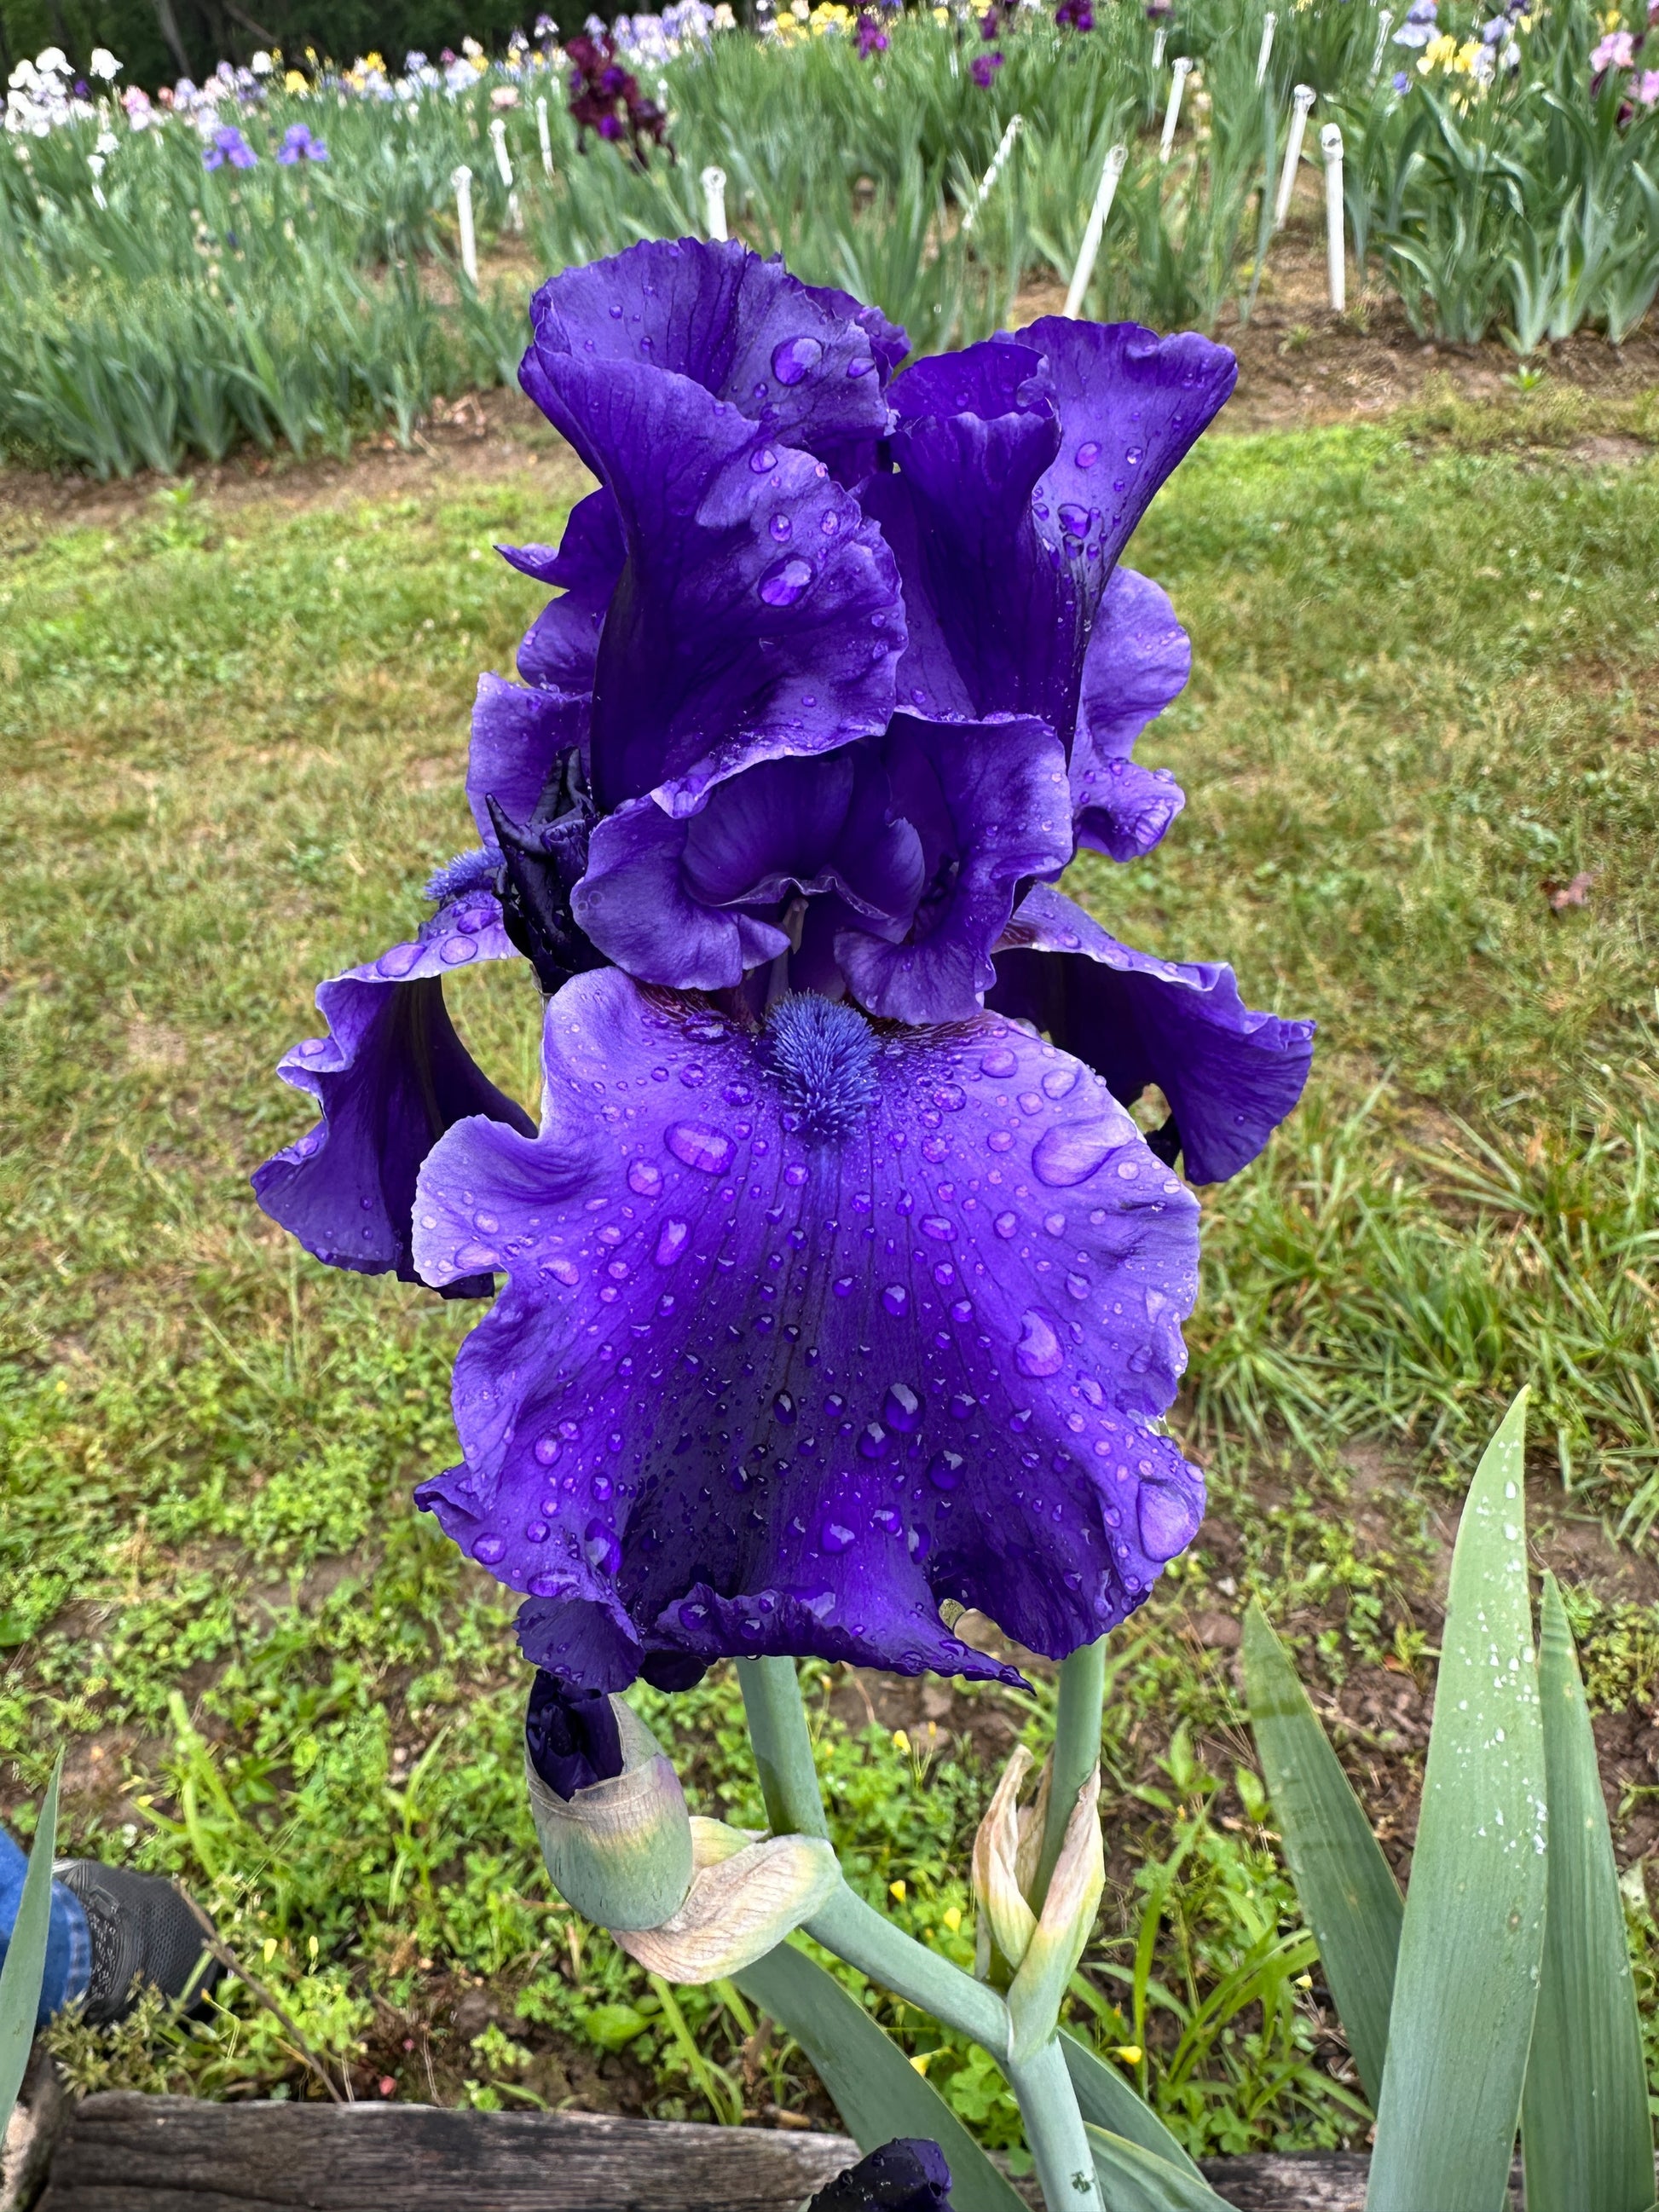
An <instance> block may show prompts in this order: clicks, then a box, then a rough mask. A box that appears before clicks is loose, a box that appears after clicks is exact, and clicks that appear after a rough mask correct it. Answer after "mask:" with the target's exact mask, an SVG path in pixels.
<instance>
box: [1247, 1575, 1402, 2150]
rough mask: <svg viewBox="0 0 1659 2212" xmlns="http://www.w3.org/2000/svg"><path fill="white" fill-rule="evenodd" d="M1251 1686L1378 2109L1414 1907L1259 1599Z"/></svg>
mask: <svg viewBox="0 0 1659 2212" xmlns="http://www.w3.org/2000/svg"><path fill="white" fill-rule="evenodd" d="M1243 1656H1244V1686H1245V1698H1246V1700H1247V1702H1248V1704H1249V1709H1250V1727H1251V1729H1252V1731H1253V1732H1254V1734H1255V1744H1256V1750H1257V1753H1258V1754H1259V1755H1260V1757H1261V1771H1262V1773H1263V1776H1264V1777H1265V1778H1266V1780H1267V1795H1268V1796H1269V1797H1270V1798H1271V1800H1272V1801H1273V1814H1274V1817H1275V1818H1276V1819H1277V1820H1278V1822H1279V1836H1280V1838H1281V1840H1282V1841H1283V1843H1284V1846H1285V1859H1286V1861H1287V1863H1288V1864H1289V1866H1290V1869H1291V1881H1293V1882H1294V1883H1295V1885H1296V1893H1297V1898H1298V1899H1299V1900H1300V1902H1301V1905H1302V1910H1303V1911H1304V1914H1305V1915H1306V1916H1307V1921H1308V1925H1309V1927H1310V1929H1312V1931H1313V1937H1314V1941H1315V1942H1316V1943H1317V1944H1318V1946H1319V1956H1320V1960H1321V1961H1322V1964H1323V1966H1324V1969H1325V1974H1326V1978H1327V1979H1328V1982H1329V1984H1330V1988H1331V1995H1332V1996H1333V1997H1334V1999H1335V2000H1336V2009H1337V2012H1338V2014H1339V2015H1340V2019H1341V2021H1342V2026H1343V2029H1344V2032H1345V2033H1346V2036H1347V2039H1348V2048H1349V2049H1350V2051H1352V2053H1353V2057H1354V2063H1355V2065H1356V2066H1358V2069H1359V2078H1360V2080H1361V2081H1362V2082H1363V2083H1364V2087H1365V2093H1366V2095H1367V2096H1368V2097H1369V2098H1370V2101H1371V2106H1372V2108H1373V2110H1374V2109H1375V2108H1376V2105H1377V2102H1378V2100H1379V2099H1380V2098H1381V2096H1382V2093H1383V2060H1384V2058H1385V2057H1386V2055H1387V2052H1388V2047H1389V2006H1390V2005H1391V2003H1392V2002H1393V1999H1394V1976H1395V1959H1396V1956H1397V1954H1398V1952H1399V1948H1400V1925H1401V1919H1402V1917H1403V1916H1404V1913H1405V1909H1406V1908H1405V1904H1404V1901H1403V1900H1402V1899H1401V1894H1400V1886H1399V1884H1398V1883H1397V1882H1396V1881H1395V1878H1394V1874H1393V1871H1392V1869H1390V1867H1389V1863H1388V1861H1387V1859H1385V1858H1384V1857H1383V1851H1382V1848H1381V1846H1380V1845H1379V1844H1378V1843H1377V1840H1376V1837H1375V1836H1374V1835H1373V1834H1372V1832H1371V1824H1370V1821H1369V1820H1367V1819H1366V1817H1365V1812H1364V1807H1363V1806H1362V1805H1361V1804H1360V1802H1359V1800H1358V1798H1357V1797H1356V1796H1355V1795H1354V1793H1353V1790H1352V1786H1351V1784H1350V1783H1349V1781H1348V1778H1347V1776H1346V1774H1345V1773H1344V1772H1343V1771H1342V1766H1341V1763H1340V1760H1339V1759H1338V1758H1337V1755H1336V1753H1335V1752H1334V1750H1333V1749H1332V1748H1331V1745H1330V1742H1329V1740H1328V1737H1327V1736H1326V1734H1325V1731H1324V1729H1322V1728H1321V1726H1320V1724H1319V1720H1318V1717H1317V1715H1316V1713H1315V1711H1314V1709H1313V1706H1312V1705H1311V1704H1310V1702H1309V1699H1308V1693H1307V1692H1306V1691H1305V1690H1304V1688H1303V1686H1302V1684H1301V1682H1300V1681H1299V1680H1297V1672H1296V1669H1295V1668H1294V1667H1293V1666H1292V1665H1291V1658H1290V1654H1289V1653H1288V1652H1287V1651H1286V1650H1285V1646H1284V1645H1283V1644H1281V1643H1280V1641H1279V1638H1278V1637H1277V1636H1276V1635H1275V1634H1274V1632H1273V1628H1272V1626H1270V1625H1269V1623H1268V1620H1267V1615H1266V1613H1263V1612H1262V1610H1261V1607H1260V1606H1259V1605H1256V1604H1254V1603H1253V1604H1252V1605H1251V1606H1250V1607H1249V1611H1248V1612H1247V1613H1246V1614H1245V1616H1244V1641H1243Z"/></svg>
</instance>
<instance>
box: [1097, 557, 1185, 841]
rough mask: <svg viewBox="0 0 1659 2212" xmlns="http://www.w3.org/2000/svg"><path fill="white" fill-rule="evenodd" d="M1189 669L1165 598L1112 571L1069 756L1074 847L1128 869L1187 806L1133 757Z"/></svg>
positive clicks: (1129, 573) (1160, 773)
mask: <svg viewBox="0 0 1659 2212" xmlns="http://www.w3.org/2000/svg"><path fill="white" fill-rule="evenodd" d="M1192 660H1193V648H1192V642H1191V640H1190V639H1189V638H1188V635H1187V633H1186V631H1185V630H1184V629H1182V627H1181V624H1180V623H1178V622H1177V621H1176V618H1175V610H1174V608H1173V607H1172V606H1171V605H1170V599H1169V594H1168V593H1167V592H1163V591H1160V590H1159V588H1158V586H1157V585H1156V584H1154V583H1152V582H1151V581H1150V580H1148V579H1147V578H1146V577H1145V576H1139V575H1137V574H1135V571H1134V570H1133V568H1117V569H1115V570H1114V571H1113V573H1112V580H1111V581H1110V583H1109V584H1108V586H1106V596H1105V598H1104V599H1103V600H1102V601H1101V604H1100V612H1099V613H1098V614H1097V616H1096V617H1095V626H1094V629H1093V631H1092V632H1091V635H1090V639H1089V649H1088V651H1087V653H1085V656H1084V661H1083V696H1082V698H1081V700H1080V701H1079V707H1078V727H1077V740H1076V743H1075V744H1073V748H1072V765H1071V776H1072V804H1073V808H1074V809H1075V811H1076V817H1077V835H1078V842H1079V844H1082V845H1088V846H1091V847H1092V848H1093V849H1094V850H1095V851H1096V852H1097V853H1104V854H1106V855H1107V856H1108V858H1109V859H1110V860H1134V859H1136V858H1137V857H1138V856H1139V854H1142V853H1150V852H1151V851H1152V848H1153V846H1154V845H1156V844H1157V842H1158V839H1159V838H1160V837H1162V836H1163V835H1164V831H1165V830H1166V829H1168V828H1169V826H1170V823H1171V822H1173V821H1174V820H1175V817H1176V815H1177V814H1179V813H1180V811H1181V810H1182V807H1183V806H1184V805H1186V803H1187V800H1186V794H1185V793H1183V792H1182V788H1181V786H1180V785H1179V784H1178V783H1177V782H1176V780H1175V778H1174V776H1172V775H1170V771H1169V770H1168V769H1163V768H1158V769H1149V768H1141V767H1140V766H1139V765H1138V763H1136V762H1135V761H1134V760H1133V759H1132V758H1131V757H1130V756H1131V755H1132V754H1133V750H1134V744H1135V740H1136V738H1138V737H1139V735H1140V733H1141V732H1142V731H1143V730H1144V729H1145V728H1146V725H1147V723H1148V722H1150V721H1151V720H1152V719H1153V718H1154V716H1156V715H1158V714H1162V713H1163V712H1164V708H1166V707H1167V706H1168V705H1169V704H1170V701H1171V700H1172V699H1174V698H1176V696H1178V695H1179V694H1180V692H1181V691H1182V689H1183V687H1184V686H1185V684H1186V682H1187V678H1188V674H1189V672H1190V671H1191V668H1192Z"/></svg>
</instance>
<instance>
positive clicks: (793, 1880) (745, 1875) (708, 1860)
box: [613, 1820, 841, 1982]
mask: <svg viewBox="0 0 1659 2212" xmlns="http://www.w3.org/2000/svg"><path fill="white" fill-rule="evenodd" d="M690 1826H691V1838H692V1849H693V1854H694V1858H695V1863H696V1873H695V1874H694V1875H693V1876H692V1880H691V1886H690V1893H689V1894H688V1895H687V1897H686V1899H685V1900H684V1904H682V1905H681V1906H680V1907H679V1910H678V1911H677V1912H675V1913H673V1914H671V1916H669V1917H666V1918H665V1920H664V1921H663V1922H662V1923H661V1924H660V1925H659V1926H658V1927H653V1928H648V1929H620V1928H619V1929H615V1930H614V1931H613V1932H614V1933H615V1935H616V1938H617V1942H618V1943H620V1944H621V1945H622V1947H623V1950H624V1951H626V1952H627V1953H628V1954H629V1956H630V1957H631V1958H635V1959H637V1960H639V1962H640V1964H641V1966H644V1967H645V1968H647V1971H648V1972H651V1973H653V1974H660V1975H661V1976H662V1977H663V1978H664V1980H665V1981H670V1982H717V1981H720V1980H721V1979H723V1978H725V1977H726V1975H728V1974H738V1973H741V1972H743V1969H744V1967H745V1966H752V1965H753V1964H754V1962H755V1960H757V1959H759V1958H763V1957H764V1955H765V1954H766V1953H767V1952H768V1951H770V1950H773V1949H775V1948H776V1946H777V1945H778V1944H780V1943H781V1942H782V1941H783V1939H784V1937H785V1936H787V1935H789V1934H790V1933H791V1932H792V1931H793V1929H797V1928H799V1926H800V1925H801V1923H802V1922H803V1921H806V1920H810V1919H811V1917H812V1915H813V1914H814V1913H815V1912H817V1911H818V1909H819V1907H820V1906H822V1905H824V1904H825V1903H827V1902H828V1900H829V1896H830V1893H832V1892H833V1891H834V1889H835V1888H836V1884H837V1883H838V1882H839V1881H840V1880H841V1869H840V1867H839V1865H838V1864H837V1863H836V1854H835V1851H834V1850H833V1849H832V1848H831V1846H830V1845H829V1844H827V1843H824V1842H823V1841H822V1840H821V1839H820V1838H817V1837H816V1836H771V1837H766V1838H762V1839H760V1840H758V1841H751V1840H750V1838H749V1837H748V1836H746V1835H745V1834H744V1832H742V1831H741V1830H740V1829H737V1828H728V1827H727V1826H726V1824H725V1822H724V1821H721V1820H693V1821H692V1822H691V1824H690Z"/></svg>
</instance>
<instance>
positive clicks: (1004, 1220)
mask: <svg viewBox="0 0 1659 2212" xmlns="http://www.w3.org/2000/svg"><path fill="white" fill-rule="evenodd" d="M991 1226H992V1228H993V1229H994V1230H995V1231H996V1232H997V1235H998V1236H999V1237H1013V1236H1017V1235H1018V1231H1019V1216H1018V1214H1017V1213H1000V1214H998V1216H997V1218H996V1219H995V1220H994V1222H993V1223H992V1224H991Z"/></svg>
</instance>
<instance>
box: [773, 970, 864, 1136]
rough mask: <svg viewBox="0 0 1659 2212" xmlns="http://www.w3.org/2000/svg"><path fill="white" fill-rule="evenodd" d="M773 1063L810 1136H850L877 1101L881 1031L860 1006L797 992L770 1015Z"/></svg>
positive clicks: (783, 1000)
mask: <svg viewBox="0 0 1659 2212" xmlns="http://www.w3.org/2000/svg"><path fill="white" fill-rule="evenodd" d="M766 1028H767V1035H768V1037H769V1041H770V1044H771V1049H772V1064H773V1066H775V1068H776V1070H777V1072H778V1074H779V1076H780V1077H781V1080H782V1085H783V1090H784V1092H785V1095H786V1096H787V1097H788V1099H789V1101H790V1103H791V1105H792V1106H793V1109H794V1110H795V1111H796V1112H798V1113H799V1115H800V1117H801V1126H802V1127H803V1128H804V1129H805V1132H806V1133H807V1134H808V1135H809V1136H814V1137H844V1136H846V1135H847V1134H848V1133H849V1132H850V1131H851V1130H853V1129H854V1128H856V1127H858V1125H859V1123H860V1121H863V1120H864V1119H865V1118H866V1116H867V1115H868V1114H869V1112H870V1110H871V1109H872V1107H873V1106H874V1104H875V1103H876V1035H875V1031H874V1030H872V1028H871V1026H870V1024H869V1023H868V1022H867V1021H866V1019H865V1018H864V1016H863V1015H862V1014H861V1013H860V1012H859V1011H858V1009H857V1007H856V1006H844V1005H842V1004H840V1003H839V1002H838V1001H836V1000H834V999H825V998H822V997H820V996H819V994H817V992H816V991H796V992H792V993H791V994H790V995H789V996H788V997H787V998H785V999H780V1000H778V1002H777V1004H776V1006H774V1007H773V1009H772V1011H771V1013H770V1014H769V1016H768V1017H767V1024H766Z"/></svg>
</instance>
